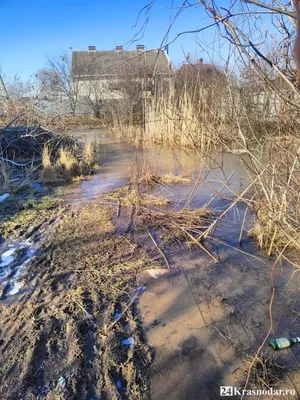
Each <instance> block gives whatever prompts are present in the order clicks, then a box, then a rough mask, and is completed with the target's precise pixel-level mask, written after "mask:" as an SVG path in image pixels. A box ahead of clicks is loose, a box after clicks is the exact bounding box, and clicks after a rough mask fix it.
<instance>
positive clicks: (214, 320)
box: [64, 130, 300, 399]
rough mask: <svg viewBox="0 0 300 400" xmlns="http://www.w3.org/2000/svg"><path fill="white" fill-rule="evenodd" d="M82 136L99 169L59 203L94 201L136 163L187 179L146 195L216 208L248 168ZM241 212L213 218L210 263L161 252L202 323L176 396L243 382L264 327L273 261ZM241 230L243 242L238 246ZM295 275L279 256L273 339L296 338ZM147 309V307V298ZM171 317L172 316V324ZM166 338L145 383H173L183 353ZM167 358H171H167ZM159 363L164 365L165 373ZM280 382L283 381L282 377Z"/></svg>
mask: <svg viewBox="0 0 300 400" xmlns="http://www.w3.org/2000/svg"><path fill="white" fill-rule="evenodd" d="M83 136H84V135H83ZM85 136H86V138H85V139H86V140H94V141H95V142H96V143H97V158H98V162H99V163H100V164H101V168H100V170H99V173H97V174H96V175H95V176H94V177H93V178H92V179H91V180H87V181H84V182H82V183H80V184H77V185H74V186H72V187H70V188H68V191H67V192H64V195H65V196H66V197H65V198H66V200H67V201H68V202H70V203H71V204H80V203H85V202H88V201H91V200H94V201H97V199H98V198H99V197H100V196H101V195H102V194H104V193H105V192H107V191H109V190H112V189H114V188H117V187H121V186H123V185H124V184H126V183H128V181H129V179H130V178H131V177H132V176H133V173H134V170H135V167H136V164H137V163H138V164H139V165H143V164H146V163H148V164H149V165H150V168H151V169H152V171H153V173H154V174H156V175H164V174H168V173H173V174H174V175H182V176H186V177H189V178H190V181H189V182H188V183H184V184H176V185H163V184H162V185H158V186H156V187H154V188H147V191H148V192H149V191H150V192H152V193H153V194H161V195H163V196H164V197H166V198H168V199H169V200H170V206H169V207H170V208H171V209H180V208H183V207H190V208H198V207H201V206H203V205H205V204H208V206H209V207H211V208H212V209H214V210H216V211H218V212H220V211H222V210H224V209H226V208H227V207H228V205H230V204H231V203H232V201H233V199H234V198H235V196H236V194H238V193H240V192H241V191H243V190H244V189H245V188H246V187H247V185H248V179H247V173H246V171H245V169H244V168H243V164H242V161H241V158H238V157H240V156H236V155H233V154H231V153H222V152H214V153H212V154H210V155H201V154H197V153H195V152H192V151H189V152H186V151H179V150H176V151H174V150H171V149H167V148H162V147H154V148H151V149H142V148H138V149H137V148H136V147H135V146H133V144H130V143H125V142H121V141H118V140H117V139H115V138H113V137H111V136H110V135H109V134H108V132H107V131H106V130H95V131H90V132H88V133H85ZM245 211H246V208H245V204H244V203H242V202H239V203H237V204H236V205H235V207H234V208H233V209H232V210H231V211H230V212H229V213H227V214H226V216H225V217H224V218H223V219H222V220H221V221H220V222H219V223H218V225H217V227H216V229H215V230H214V232H213V234H212V235H211V237H210V238H208V239H207V240H206V241H205V245H206V247H207V248H208V249H209V250H210V251H211V253H213V254H214V255H215V256H216V257H217V258H218V260H219V262H217V263H216V262H215V261H214V260H213V259H212V258H210V257H209V256H208V255H207V254H204V253H203V252H202V253H201V252H199V251H198V250H189V249H183V248H174V249H168V254H167V255H168V258H169V260H170V262H171V265H172V268H174V269H178V270H180V271H182V272H183V274H184V275H185V277H186V279H187V282H188V287H189V290H190V291H191V293H192V297H193V298H194V301H195V303H196V306H197V307H196V308H197V309H198V310H199V312H200V314H201V318H202V320H203V323H202V326H201V328H197V330H195V331H194V333H192V334H191V337H189V338H188V341H187V342H188V343H190V341H191V343H193V346H192V347H193V349H195V348H198V347H199V351H198V353H199V355H197V356H196V355H195V357H192V358H191V357H188V359H187V362H188V363H189V366H188V368H187V369H188V370H191V371H193V370H195V371H197V372H195V376H194V377H192V378H191V379H192V381H191V382H190V383H189V384H187V385H185V383H184V382H183V385H182V389H180V396H181V397H180V396H179V397H178V393H177V394H176V396H177V397H176V396H175V398H176V399H177V398H195V399H196V398H198V397H197V393H198V392H199V390H201V391H202V390H203V393H208V392H210V393H211V395H208V394H207V395H205V396H204V397H200V398H203V399H204V398H207V399H210V398H211V399H215V398H218V390H219V388H218V386H219V385H224V384H232V385H234V384H237V383H238V384H241V382H244V379H245V374H246V373H247V362H246V361H245V360H246V359H247V358H248V357H251V356H253V354H255V352H256V350H257V349H258V348H259V346H260V345H261V343H262V342H263V340H264V338H265V336H266V333H267V332H268V330H269V326H270V318H269V301H270V293H271V290H270V289H271V281H270V271H271V269H272V266H273V264H274V259H272V258H267V257H266V256H265V254H263V253H260V251H259V250H258V249H257V246H256V244H255V243H254V242H253V241H252V240H251V239H250V238H249V236H248V234H247V230H248V228H249V227H250V226H251V223H252V220H253V216H252V214H251V211H250V210H247V214H246V217H245V218H244V216H245ZM244 219H245V221H244ZM243 221H244V224H243V232H242V234H241V227H242V222H243ZM240 235H241V237H242V245H239V244H238V241H239V237H240ZM137 240H138V241H139V242H140V243H142V244H143V246H144V247H145V248H146V249H147V250H148V251H149V252H150V254H155V249H153V246H152V244H151V243H150V242H149V238H148V242H147V238H146V239H145V240H144V239H143V238H142V237H138V238H137ZM151 246H152V247H151ZM183 250H184V251H183ZM294 272H295V270H294V268H293V266H292V265H291V264H290V263H287V262H285V261H284V260H283V261H282V260H281V261H280V263H278V265H277V268H276V273H275V285H276V297H275V300H274V305H273V309H272V310H273V314H272V323H273V330H272V332H271V336H272V337H280V336H288V335H290V336H295V335H298V334H299V332H300V320H299V318H298V316H299V314H298V311H297V310H298V309H299V307H300V303H299V290H300V284H299V280H298V279H297V278H298V274H296V275H295V277H294V276H293V273H294ZM148 307H150V308H153V303H152V300H151V301H150V303H149V304H148ZM154 308H155V307H154ZM156 311H158V310H156ZM171 311H172V310H171ZM171 311H170V312H171ZM171 314H172V312H171ZM168 316H169V313H168V312H166V318H167V319H168V318H169V317H168ZM198 317H199V316H197V318H198ZM172 318H174V315H173V314H172ZM180 318H182V315H181V314H180V315H178V321H180ZM197 318H196V315H195V321H193V317H190V316H189V319H190V322H191V323H192V322H195V326H198V325H197V321H196V319H197ZM154 320H155V321H154V322H155V324H154V328H153V326H152V325H150V326H149V332H148V333H149V335H150V336H151V334H152V335H154V336H155V335H156V332H155V329H157V328H156V325H157V323H158V324H159V323H160V322H161V321H162V322H163V321H164V319H163V317H162V316H161V315H160V314H159V312H157V315H155V318H154ZM178 321H177V322H178ZM177 322H176V321H175V324H176V323H177ZM178 323H179V322H178ZM162 326H163V324H162ZM151 332H152V333H151ZM154 342H155V341H154ZM168 342H169V343H170V350H169V351H167V349H166V348H165V346H163V348H164V349H165V351H166V352H167V355H166V357H167V358H166V359H165V360H164V361H165V362H163V363H162V365H163V366H160V365H156V368H157V370H156V372H155V371H154V372H153V374H152V376H151V379H152V382H153V381H154V382H156V381H158V380H159V379H160V378H159V377H161V376H163V375H164V374H165V373H166V374H167V375H168V379H169V381H170V382H171V386H172V387H177V383H178V375H179V374H180V371H181V366H182V357H186V354H185V352H183V353H182V354H181V353H180V351H179V353H178V351H177V352H175V353H174V350H173V348H174V346H175V345H174V342H172V338H171V337H170V338H168ZM195 343H196V344H197V346H196V345H195ZM203 343H209V346H208V347H207V348H203ZM195 346H196V347H195ZM175 347H176V346H175ZM183 347H184V346H183ZM267 347H268V346H267V343H266V345H265V346H264V349H263V353H264V354H265V355H266V357H267V358H268V357H271V358H273V357H274V354H273V353H271V354H269V350H268V349H267ZM159 351H160V350H158V352H159ZM291 352H292V353H289V354H287V352H286V353H284V354H283V353H281V354H280V358H279V361H278V362H280V363H281V364H283V365H284V366H287V367H288V368H290V369H291V370H293V371H297V369H298V367H299V365H300V364H299V362H298V361H297V359H299V358H300V348H299V346H298V347H293V348H292V349H291ZM198 353H197V354H198ZM169 359H172V362H171V363H170V362H169ZM166 365H168V369H167V371H166V370H165V369H166ZM202 366H205V368H200V369H201V370H202V369H203V374H204V375H203V376H202V377H201V379H200V378H199V373H198V371H199V367H202ZM208 371H209V375H210V377H209V379H208V377H207V374H208ZM290 378H291V380H292V381H293V382H294V384H295V385H296V386H297V387H300V383H298V378H297V377H296V376H295V375H293V374H291V375H290ZM280 379H281V378H280ZM282 379H283V378H282ZM282 385H284V387H289V386H290V384H289V383H286V382H285V384H283V383H282ZM282 387H283V386H282ZM199 388H200V389H199ZM157 398H158V399H165V398H166V396H165V394H162V396H161V397H157ZM170 398H171V397H170Z"/></svg>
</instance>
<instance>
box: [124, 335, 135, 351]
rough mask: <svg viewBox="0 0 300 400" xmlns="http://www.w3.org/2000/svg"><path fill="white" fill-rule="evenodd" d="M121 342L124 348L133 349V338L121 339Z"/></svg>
mask: <svg viewBox="0 0 300 400" xmlns="http://www.w3.org/2000/svg"><path fill="white" fill-rule="evenodd" d="M121 342H122V344H124V345H125V346H130V348H131V349H133V346H134V338H133V337H130V338H128V339H123V340H122V341H121Z"/></svg>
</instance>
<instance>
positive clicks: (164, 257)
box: [148, 231, 171, 269]
mask: <svg viewBox="0 0 300 400" xmlns="http://www.w3.org/2000/svg"><path fill="white" fill-rule="evenodd" d="M148 234H149V236H150V238H151V240H152V242H153V243H154V245H155V247H156V248H157V250H158V251H159V252H160V254H161V255H162V256H163V259H164V260H165V263H166V264H167V267H168V268H169V269H171V266H170V263H169V261H168V259H167V257H166V256H165V255H164V253H163V251H162V250H161V248H160V247H159V246H158V244H157V243H156V241H155V239H154V237H153V236H152V235H151V232H150V231H148Z"/></svg>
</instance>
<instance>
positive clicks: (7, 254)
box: [1, 247, 15, 258]
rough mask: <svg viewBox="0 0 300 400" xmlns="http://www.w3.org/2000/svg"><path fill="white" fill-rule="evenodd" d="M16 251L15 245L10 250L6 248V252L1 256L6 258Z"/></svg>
mask: <svg viewBox="0 0 300 400" xmlns="http://www.w3.org/2000/svg"><path fill="white" fill-rule="evenodd" d="M14 252H15V248H14V247H13V248H11V249H9V250H6V251H4V253H2V254H1V258H6V257H9V256H12V255H13V254H14Z"/></svg>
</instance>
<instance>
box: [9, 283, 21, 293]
mask: <svg viewBox="0 0 300 400" xmlns="http://www.w3.org/2000/svg"><path fill="white" fill-rule="evenodd" d="M23 286H24V282H15V283H14V286H13V288H12V289H11V290H10V291H9V292H8V295H9V296H12V295H14V294H17V293H19V291H20V289H22V287H23Z"/></svg>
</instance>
